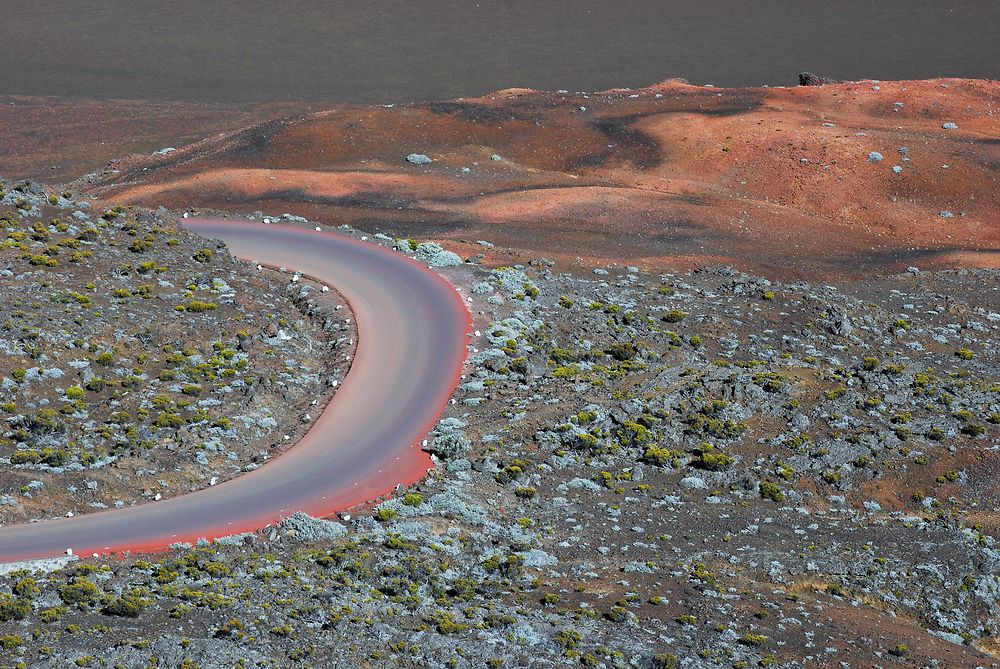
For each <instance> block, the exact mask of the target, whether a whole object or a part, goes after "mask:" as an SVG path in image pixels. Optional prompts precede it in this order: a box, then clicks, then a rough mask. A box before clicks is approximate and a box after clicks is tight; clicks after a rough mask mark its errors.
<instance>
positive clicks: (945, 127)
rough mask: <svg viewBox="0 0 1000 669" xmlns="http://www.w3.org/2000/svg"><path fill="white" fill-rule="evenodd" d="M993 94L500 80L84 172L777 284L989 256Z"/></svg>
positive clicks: (470, 238) (994, 199)
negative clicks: (488, 88)
mask: <svg viewBox="0 0 1000 669" xmlns="http://www.w3.org/2000/svg"><path fill="white" fill-rule="evenodd" d="M998 105H1000V84H997V83H996V82H992V81H970V80H956V79H947V80H945V79H942V80H929V81H901V82H874V81H863V82H854V83H839V84H831V85H825V86H808V87H799V88H754V89H716V88H710V87H695V86H689V85H686V84H684V83H682V82H678V81H668V82H664V83H662V84H659V85H655V86H651V87H649V88H645V89H641V90H612V91H605V92H601V93H592V94H584V93H568V92H556V93H546V92H538V91H528V90H507V91H499V92H497V93H495V94H492V95H489V96H486V97H483V98H478V99H461V100H454V101H449V102H438V103H428V104H416V105H399V106H385V107H372V108H359V107H339V108H335V109H333V110H331V111H328V112H322V113H318V114H312V115H309V116H301V117H293V118H287V119H284V120H277V121H272V122H268V123H264V124H261V125H256V126H252V127H250V128H247V129H245V130H242V131H240V132H236V133H232V134H228V135H225V136H222V137H213V138H210V139H207V140H205V141H202V142H199V143H197V144H194V145H192V146H189V147H186V148H184V149H182V150H179V151H176V152H172V153H170V154H169V155H164V156H144V157H143V156H134V157H132V158H129V159H126V160H121V161H116V162H114V163H112V164H111V165H110V166H109V169H107V170H105V171H104V172H103V173H102V174H95V175H93V176H92V177H91V178H89V179H87V180H85V181H84V182H82V183H81V184H79V187H80V188H83V189H86V190H88V191H92V192H93V193H95V194H98V195H100V196H102V197H108V198H111V199H112V200H113V201H115V202H121V203H132V202H136V203H143V204H146V205H160V204H163V205H166V206H168V207H171V208H175V209H186V208H188V207H197V208H209V209H225V210H236V211H242V212H244V213H249V212H251V211H254V210H258V209H259V210H264V211H265V212H283V211H289V212H292V213H297V214H301V215H306V216H309V217H311V218H315V219H317V220H320V221H326V222H330V223H337V224H340V223H344V222H347V223H350V224H353V225H355V226H358V227H359V228H362V229H364V230H366V231H369V232H375V231H380V230H381V231H387V232H390V233H392V234H403V235H411V236H419V237H433V238H440V239H442V240H447V241H449V242H451V243H453V244H460V243H461V242H467V243H472V242H474V241H476V240H478V239H484V238H485V239H490V240H492V241H494V242H495V243H497V244H499V245H500V246H501V247H513V248H514V249H515V250H527V249H539V248H544V249H546V252H547V253H549V254H550V256H551V257H552V258H553V259H554V260H557V261H561V262H564V263H569V262H573V261H575V260H577V259H578V258H580V259H583V260H581V262H583V261H584V260H586V261H588V262H589V261H597V260H600V259H608V260H611V261H617V262H620V263H636V264H639V265H641V266H644V267H650V268H651V267H664V266H673V267H694V266H697V265H698V264H700V263H704V262H722V263H731V264H734V265H736V266H739V267H742V268H744V269H755V270H758V271H764V272H766V273H768V274H769V275H777V274H780V275H782V276H785V277H790V276H791V277H810V276H812V277H816V276H824V277H836V276H842V277H858V276H863V275H865V274H867V273H871V272H883V271H885V270H887V269H888V270H895V271H902V270H903V269H905V268H906V266H907V265H909V264H912V263H914V262H919V264H921V265H922V266H926V267H930V266H935V267H964V266H974V267H980V266H982V267H995V266H997V265H998V264H1000V263H998V253H997V252H998V249H1000V236H998V234H1000V233H998V232H997V230H996V227H995V226H994V225H992V223H993V221H995V220H996V219H997V217H998V215H1000V195H998V194H1000V189H998V188H997V165H998V164H1000V162H998V161H1000V142H998V139H1000V122H998V119H997V116H996V113H997V108H998ZM408 156H410V158H409V159H408ZM410 161H413V162H410ZM466 248H467V250H469V251H470V252H471V249H472V248H473V246H467V247H466ZM498 262H502V259H499V260H498Z"/></svg>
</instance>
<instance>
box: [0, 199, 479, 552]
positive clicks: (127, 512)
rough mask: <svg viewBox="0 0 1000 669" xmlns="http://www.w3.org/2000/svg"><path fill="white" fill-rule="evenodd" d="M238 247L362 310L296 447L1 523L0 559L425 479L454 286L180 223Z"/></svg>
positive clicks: (182, 533) (453, 369) (311, 505)
mask: <svg viewBox="0 0 1000 669" xmlns="http://www.w3.org/2000/svg"><path fill="white" fill-rule="evenodd" d="M185 224H186V225H187V227H189V228H190V229H192V230H194V231H195V232H198V233H200V234H202V235H204V236H206V237H212V238H217V239H222V240H224V241H225V242H226V243H227V244H228V245H229V248H230V250H231V251H232V252H233V254H234V255H236V256H238V257H241V258H245V259H250V260H255V261H258V262H261V263H265V264H268V265H272V266H276V267H277V266H281V267H288V268H289V269H292V268H294V269H296V270H298V271H301V272H303V273H304V274H307V275H309V276H312V277H314V278H316V279H317V280H319V281H321V282H323V283H328V284H330V285H331V286H336V288H337V289H338V290H339V291H340V292H341V293H342V294H343V295H344V296H345V297H346V298H347V300H348V302H349V303H350V305H351V308H352V310H353V312H354V318H356V319H357V325H358V333H359V341H358V347H357V351H356V354H355V359H354V364H353V366H352V368H351V371H350V373H349V374H348V375H347V377H346V378H345V380H344V382H343V384H341V386H340V388H339V390H338V392H337V394H336V395H335V396H334V399H333V401H332V402H330V404H329V405H328V406H327V408H326V410H325V411H324V412H323V413H322V415H321V416H320V417H319V418H318V419H316V421H315V422H314V424H313V426H312V428H311V429H310V430H309V432H308V433H307V434H306V436H305V437H303V438H302V439H301V440H300V441H299V442H298V443H297V444H296V445H295V446H294V447H292V448H290V449H289V450H288V451H287V452H285V453H283V454H282V455H280V456H278V457H277V458H274V459H272V460H271V461H270V462H268V463H267V464H266V465H265V466H263V467H261V468H260V469H257V470H254V471H253V472H250V473H248V474H244V475H243V476H240V477H239V478H237V479H233V480H231V481H227V482H225V483H222V484H220V485H217V486H215V487H212V488H208V489H205V490H201V491H198V492H194V493H190V494H187V495H182V496H180V497H174V498H171V499H167V500H163V501H160V502H152V503H148V504H143V505H141V506H135V507H128V508H125V509H119V510H114V511H103V512H100V513H92V514H87V515H84V516H77V517H74V518H59V519H55V520H49V521H45V522H41V523H34V524H29V525H15V526H10V527H3V528H0V561H8V562H9V561H13V560H23V559H29V558H40V557H51V556H57V555H63V554H65V552H66V549H67V548H72V549H73V552H74V553H75V554H77V555H90V554H92V553H101V554H105V553H110V552H121V551H125V550H130V551H136V552H143V551H156V550H161V549H163V548H166V547H167V546H168V545H169V544H171V543H175V542H180V541H187V542H193V541H195V540H197V539H198V538H201V537H205V538H215V537H218V536H224V535H227V534H233V533H237V532H244V531H248V530H255V529H259V528H261V527H263V526H264V525H266V524H267V523H269V522H274V521H277V520H279V519H280V518H282V517H285V516H289V515H291V514H292V513H294V512H295V511H299V510H302V511H305V512H307V513H310V514H312V515H317V516H320V515H328V514H330V513H333V512H334V511H337V510H340V509H344V508H347V507H350V506H353V505H355V504H358V503H361V502H364V501H367V500H370V499H373V498H375V497H378V496H379V495H382V494H384V493H387V492H389V491H391V490H392V489H393V488H394V487H395V486H396V484H397V483H403V484H404V485H405V484H408V483H411V482H413V481H416V480H418V479H420V478H421V477H422V476H423V475H424V474H425V473H426V470H427V468H428V467H429V466H430V460H429V459H428V457H427V455H426V454H425V453H423V452H421V451H420V450H419V447H418V446H419V442H420V441H421V440H422V439H423V438H424V436H425V435H426V434H427V432H428V431H430V429H431V428H432V427H433V426H434V424H435V422H436V421H437V420H438V418H439V416H440V414H441V412H442V410H443V409H444V406H445V404H446V403H447V401H448V398H449V396H450V394H451V392H452V390H454V388H455V386H456V384H457V383H458V379H459V375H460V373H461V370H462V365H463V363H464V360H465V355H466V351H467V348H466V346H467V344H468V332H469V329H470V327H471V321H470V317H469V312H468V310H467V309H466V308H465V305H464V304H463V302H462V298H461V296H460V295H459V294H458V293H457V292H456V291H455V289H454V288H453V287H452V286H451V285H450V284H449V283H448V282H447V281H445V280H444V279H443V278H441V277H440V276H439V275H437V274H435V273H433V272H430V271H428V270H427V269H426V268H424V267H422V266H420V265H419V264H417V263H415V262H413V261H411V260H409V259H408V258H405V257H404V256H402V255H400V254H397V253H394V252H392V251H387V250H385V249H382V248H380V247H377V246H374V245H371V244H365V243H362V242H358V241H354V240H351V239H347V238H345V237H341V236H338V235H335V234H332V233H326V232H316V231H312V230H304V229H301V228H294V227H290V226H282V225H264V224H254V223H247V222H243V221H241V222H238V223H236V222H227V221H222V220H212V219H189V220H188V221H186V222H185Z"/></svg>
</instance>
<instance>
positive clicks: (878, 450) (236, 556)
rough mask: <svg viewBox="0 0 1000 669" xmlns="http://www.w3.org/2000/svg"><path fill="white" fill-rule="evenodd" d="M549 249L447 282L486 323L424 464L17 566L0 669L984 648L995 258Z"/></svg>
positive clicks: (787, 659)
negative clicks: (331, 494) (865, 276)
mask: <svg viewBox="0 0 1000 669" xmlns="http://www.w3.org/2000/svg"><path fill="white" fill-rule="evenodd" d="M353 234H356V235H358V236H360V235H361V233H360V232H357V233H353ZM377 241H379V242H380V243H383V244H386V245H392V246H393V247H394V248H397V249H398V250H399V251H400V252H402V253H408V254H414V255H416V254H419V253H421V251H420V249H419V248H417V249H414V246H415V245H411V244H410V243H408V242H407V241H403V240H401V241H395V240H392V239H387V238H382V239H379V240H377ZM445 264H448V263H445ZM550 264H551V263H550V261H549V260H547V259H544V258H538V257H537V256H536V257H535V258H533V262H532V263H531V264H530V265H525V266H516V267H506V268H499V269H495V270H487V269H483V268H478V267H474V266H472V265H470V264H465V265H462V266H459V267H452V268H448V269H444V270H442V271H444V272H445V273H446V274H447V276H448V277H449V278H450V279H451V280H452V281H454V282H455V283H456V284H457V285H459V286H460V287H461V288H462V289H463V291H464V292H466V294H469V295H471V297H472V302H471V307H472V308H473V309H474V313H476V315H477V318H476V327H477V328H478V333H477V335H476V338H475V340H474V343H473V345H472V347H471V350H470V353H471V356H470V360H469V365H468V368H467V370H466V378H465V379H464V383H463V384H462V385H461V386H460V387H459V388H458V390H457V391H456V393H455V395H454V403H453V404H451V405H450V406H449V409H448V411H447V413H446V415H445V416H444V418H443V419H442V420H441V421H440V423H439V424H438V426H437V429H436V431H435V432H434V434H432V435H431V437H430V438H429V440H428V444H427V448H428V450H430V451H431V452H432V453H433V454H435V456H436V457H437V458H438V467H437V468H436V469H435V470H434V471H433V472H432V473H431V474H430V476H429V477H428V478H427V480H425V481H424V482H422V483H420V484H419V485H416V486H414V487H412V488H410V489H408V490H400V491H398V493H397V494H396V495H394V496H393V497H392V498H391V499H387V500H383V501H380V502H379V503H378V504H376V505H375V506H374V507H372V508H369V509H367V510H364V509H362V510H352V513H351V514H350V515H348V514H343V515H342V516H341V518H340V519H339V520H338V521H332V522H328V521H317V520H311V519H309V518H304V517H298V516H297V517H293V518H291V519H289V520H288V521H286V522H285V523H283V524H282V525H281V526H278V527H273V528H266V529H265V531H264V532H262V533H260V534H256V535H245V536H239V537H233V538H230V539H228V540H225V541H221V542H216V543H215V544H213V545H205V546H201V547H196V548H193V549H187V550H179V551H177V552H175V553H172V554H170V555H165V556H154V557H146V558H143V559H135V558H128V559H125V560H115V561H106V560H95V561H91V560H87V561H86V562H81V563H73V564H70V565H68V566H66V567H65V568H63V569H62V570H61V571H55V572H51V573H35V574H29V573H27V572H16V573H11V574H8V575H7V576H6V577H3V578H2V579H0V592H3V593H7V594H0V621H3V622H0V643H3V644H4V645H5V647H6V648H8V649H9V653H10V654H9V657H10V660H9V661H8V662H7V664H8V665H14V664H18V663H21V664H23V666H30V667H36V666H37V667H47V666H63V665H66V664H70V665H72V664H76V665H78V666H104V665H106V666H112V665H116V664H117V665H120V666H125V667H146V666H150V665H151V664H155V665H156V666H161V667H185V668H188V669H190V668H192V667H204V668H209V667H212V668H214V667H233V666H240V667H264V666H303V667H304V666H315V667H319V666H324V667H326V666H345V667H346V666H372V667H374V666H388V665H395V666H427V667H482V666H487V667H519V666H530V667H549V666H572V665H583V666H597V667H621V668H624V667H639V668H655V669H663V668H665V667H698V668H700V667H706V668H707V667H718V666H724V667H751V666H787V667H802V666H816V667H830V666H868V665H875V666H880V667H897V666H898V667H903V666H947V667H970V668H971V667H980V666H981V667H988V666H997V660H996V658H995V657H993V656H991V655H990V653H994V654H995V653H996V652H997V649H998V646H997V637H998V636H1000V630H998V627H997V624H998V621H997V619H996V610H997V604H998V598H1000V582H998V580H997V573H998V571H1000V556H998V553H997V549H996V535H997V531H998V527H1000V525H998V518H1000V516H998V511H1000V489H998V487H997V476H996V470H997V466H998V464H1000V463H998V460H997V449H996V444H997V442H998V439H1000V394H998V393H1000V379H998V378H997V369H998V368H1000V361H998V359H997V349H996V347H995V345H994V343H995V341H996V339H997V336H998V334H1000V292H998V291H1000V283H998V276H997V274H996V272H993V271H968V270H962V271H957V272H935V273H928V272H924V271H921V270H919V269H917V268H913V269H912V270H911V271H910V272H908V273H904V274H902V275H899V276H894V277H890V278H889V279H887V280H884V281H878V282H865V283H860V284H855V285H849V286H842V287H841V288H839V289H837V288H834V287H831V286H826V285H821V284H810V283H805V282H778V281H774V280H768V279H765V278H762V277H759V276H753V275H748V274H743V273H741V272H739V271H736V270H733V269H727V268H720V269H710V270H709V269H706V270H700V271H696V272H690V273H681V274H666V273H659V272H657V273H650V272H646V271H643V270H641V269H640V268H638V267H626V268H622V269H613V268H604V267H598V268H595V269H594V270H593V272H592V273H588V274H589V276H587V277H585V278H583V277H579V276H573V275H570V274H560V273H556V272H554V271H552V269H550V267H549V265H550ZM0 664H2V663H0Z"/></svg>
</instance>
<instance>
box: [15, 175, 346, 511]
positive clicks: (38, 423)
mask: <svg viewBox="0 0 1000 669" xmlns="http://www.w3.org/2000/svg"><path fill="white" fill-rule="evenodd" d="M6 208H9V209H6ZM5 210H6V213H3V214H2V215H0V236H2V237H3V241H0V276H2V277H3V278H2V281H0V522H5V523H6V522H15V521H26V520H29V519H36V518H45V517H51V516H53V515H72V514H79V513H86V512H88V511H92V510H94V509H103V508H110V507H117V506H123V505H126V504H133V503H136V502H137V501H152V500H157V499H160V498H161V497H167V496H172V495H175V494H179V493H183V492H187V491H189V490H193V489H196V488H199V487H203V486H207V485H210V484H214V483H216V482H218V481H221V480H225V479H227V478H231V477H232V476H235V475H237V474H239V473H240V472H241V471H245V470H247V469H250V468H253V467H257V466H258V465H259V464H260V463H261V462H263V461H264V460H266V459H267V458H268V457H269V456H270V455H271V454H273V453H274V452H275V451H276V450H277V449H280V448H282V447H283V446H284V445H286V444H287V443H290V442H291V441H292V438H293V437H294V436H296V435H298V434H301V433H302V432H303V431H304V430H305V429H306V428H307V427H308V419H307V418H305V417H306V416H307V415H308V414H309V413H310V412H311V413H313V414H316V413H317V412H318V410H319V409H320V408H321V407H319V406H318V404H319V403H320V402H325V400H326V398H327V396H328V395H329V394H330V393H331V392H332V388H331V387H330V382H331V379H332V380H336V379H338V378H340V377H341V376H342V375H343V374H344V373H345V372H346V370H347V368H348V363H347V359H346V356H347V355H349V354H350V352H351V350H352V348H353V342H354V341H355V339H354V337H355V334H354V332H353V331H352V330H351V328H350V327H349V326H347V325H346V324H345V322H344V321H345V320H346V316H345V314H346V313H347V311H346V309H344V307H345V305H344V304H343V303H342V301H341V300H340V298H339V297H337V296H336V293H333V292H328V293H323V292H321V291H320V290H319V287H315V288H316V290H313V289H312V287H307V286H306V285H305V283H306V282H305V281H299V277H297V276H296V277H292V276H290V275H288V276H281V275H280V274H278V273H273V274H272V273H270V272H260V271H257V270H255V269H254V268H253V267H252V266H249V265H246V264H245V263H241V262H238V261H236V260H235V259H233V258H232V257H231V256H229V254H228V253H227V252H226V250H225V248H224V247H221V248H220V247H219V246H218V245H217V244H215V243H212V242H208V241H207V240H204V239H200V238H198V237H196V236H195V235H192V234H190V233H187V232H186V231H184V230H183V229H182V228H181V227H180V226H179V225H178V224H177V223H176V222H175V221H174V220H173V219H172V218H171V217H170V216H169V215H167V214H165V213H163V212H149V211H142V210H131V209H124V208H112V209H106V210H101V209H98V208H95V207H91V206H90V205H89V203H87V202H84V201H76V200H74V199H73V196H72V194H71V193H58V192H54V191H51V190H48V189H45V188H43V187H41V186H38V185H37V184H17V185H14V184H8V183H6V182H3V181H0V211H5ZM310 293H311V294H310ZM338 310H341V311H339V312H338Z"/></svg>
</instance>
